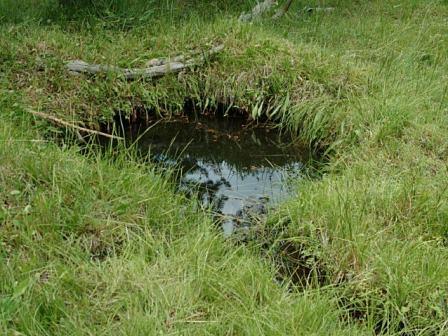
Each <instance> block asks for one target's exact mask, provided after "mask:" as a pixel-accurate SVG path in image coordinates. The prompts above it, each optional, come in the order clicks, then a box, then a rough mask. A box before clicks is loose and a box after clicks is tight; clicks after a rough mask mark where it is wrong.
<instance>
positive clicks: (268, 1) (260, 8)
mask: <svg viewBox="0 0 448 336" xmlns="http://www.w3.org/2000/svg"><path fill="white" fill-rule="evenodd" d="M276 3H277V1H276V0H264V1H263V2H259V3H258V4H257V5H256V6H255V7H254V8H252V10H251V11H250V12H249V13H243V14H241V15H240V17H239V21H241V22H249V21H252V20H254V19H256V18H258V17H259V16H261V15H262V14H263V13H266V12H267V11H269V10H270V9H271V8H272V7H273V6H274V5H275V4H276Z"/></svg>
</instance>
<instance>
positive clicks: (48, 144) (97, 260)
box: [0, 1, 448, 335]
mask: <svg viewBox="0 0 448 336" xmlns="http://www.w3.org/2000/svg"><path fill="white" fill-rule="evenodd" d="M132 3H133V6H131V7H130V10H129V12H125V11H123V10H122V8H121V7H120V5H118V4H119V2H113V1H110V2H102V5H103V6H100V7H96V8H94V9H92V8H90V9H89V16H86V14H85V13H80V14H79V15H78V16H76V17H73V16H70V13H67V12H65V13H62V14H61V13H59V12H58V10H56V9H57V7H55V4H54V3H53V2H51V1H48V2H46V1H42V2H39V3H38V4H37V5H35V6H34V7H33V10H30V9H29V8H30V6H28V7H26V9H20V8H14V7H13V6H12V5H11V3H10V2H8V1H4V2H2V3H1V4H0V13H7V14H6V15H4V14H3V15H2V14H0V17H3V23H2V25H1V28H0V33H1V36H3V38H2V39H0V61H1V63H0V71H1V72H0V111H1V113H0V119H1V123H0V162H1V164H0V198H1V200H2V204H1V205H0V258H1V259H2V262H1V263H0V321H1V322H0V331H1V332H2V333H4V334H11V335H14V334H26V335H28V334H33V335H34V334H36V335H53V334H92V335H96V334H176V333H177V334H192V333H194V334H238V335H239V334H254V335H255V334H268V335H270V334H279V335H283V334H298V335H303V334H305V335H307V334H319V335H320V334H322V335H328V334H332V335H351V334H352V335H369V334H387V335H444V334H446V333H447V332H448V322H447V321H448V301H447V297H448V287H447V283H448V261H447V260H448V249H447V242H448V202H446V199H447V197H448V166H447V161H448V160H447V159H448V138H447V136H446V134H448V120H447V119H448V97H447V84H446V83H447V79H448V69H447V66H446V64H447V56H448V55H447V52H446V50H448V40H447V39H446V36H447V30H448V29H447V25H446V23H447V22H446V17H447V14H448V7H447V4H446V2H444V1H407V2H399V1H388V2H380V1H377V2H359V3H352V2H348V1H347V2H345V1H325V2H320V3H319V4H320V5H321V6H327V5H328V6H334V7H335V8H336V10H335V11H334V12H332V13H331V14H316V15H309V16H304V15H303V14H300V12H299V9H301V8H303V7H304V6H305V5H312V4H310V3H305V2H303V1H302V2H298V3H297V4H296V5H295V6H296V7H294V8H292V9H291V13H290V14H289V15H288V16H287V17H285V18H283V19H282V20H280V21H278V22H271V21H270V20H269V19H265V20H262V21H260V22H257V23H254V24H247V25H242V24H240V23H238V22H237V20H236V18H237V17H238V15H239V13H240V12H241V11H242V10H245V9H247V8H250V7H251V5H252V3H251V2H250V1H247V2H241V3H237V4H235V3H233V4H232V3H231V2H226V1H221V2H219V4H212V5H207V4H206V3H205V2H203V3H201V4H196V3H193V2H189V1H182V2H171V1H166V2H163V3H162V2H152V3H151V2H145V3H144V4H143V2H142V3H139V2H138V1H135V2H132ZM142 4H143V6H144V7H141V6H142ZM151 6H152V7H151ZM209 6H211V7H209ZM154 8H156V9H154ZM210 8H211V9H210ZM159 12H160V13H164V14H163V16H162V17H160V16H156V15H155V14H154V13H159ZM135 13H144V15H135ZM205 14H206V15H205ZM86 18H87V19H86ZM216 41H219V42H223V43H224V45H225V47H226V48H225V51H224V52H223V53H222V54H221V55H219V56H217V57H216V58H215V59H212V60H210V62H208V63H207V64H206V65H204V66H203V67H200V68H197V69H195V70H194V71H190V72H186V73H185V74H182V75H181V76H180V77H177V76H167V77H166V78H163V79H161V80H159V81H157V82H156V83H145V82H140V81H137V82H124V81H123V80H121V79H120V78H112V77H108V78H101V79H89V80H86V78H84V77H70V76H68V75H67V74H66V72H65V70H64V68H63V62H64V61H65V60H68V59H74V58H80V59H83V60H86V61H90V62H101V63H107V64H118V65H121V66H128V65H132V66H142V65H144V63H145V61H146V60H148V59H150V58H152V57H159V56H163V55H167V54H168V55H175V54H178V53H182V52H185V51H188V50H190V49H192V48H195V47H201V46H203V45H206V44H207V43H213V42H216ZM186 99H191V100H193V101H194V102H195V103H196V104H197V106H198V108H199V109H205V108H214V107H216V106H217V105H218V104H222V103H223V104H227V105H233V106H236V107H239V108H241V109H242V110H244V111H246V113H247V114H248V115H253V117H261V116H265V117H267V118H270V119H271V120H272V121H274V122H277V123H278V124H279V125H280V126H282V127H284V128H286V129H289V130H290V131H292V132H293V133H294V134H296V135H297V136H298V137H299V138H300V139H301V140H302V141H303V142H305V143H306V144H309V146H311V147H314V148H319V149H323V150H325V151H326V155H327V156H328V158H329V163H328V165H326V167H325V168H324V169H323V171H322V174H323V176H322V178H321V179H319V180H309V181H308V180H306V181H301V182H300V183H298V188H299V191H300V195H299V196H298V197H297V199H293V200H290V201H289V202H286V203H285V204H283V205H282V206H281V207H280V208H279V209H277V211H275V212H274V213H272V214H271V216H270V218H269V220H268V222H267V223H266V225H264V226H262V227H260V228H258V229H257V230H258V232H257V239H256V240H255V241H254V242H252V243H250V244H248V245H244V246H242V245H235V244H234V243H233V242H232V241H229V240H225V239H223V237H221V235H220V233H219V230H217V229H216V228H215V227H214V225H213V223H212V221H211V219H210V218H209V217H208V216H207V214H204V213H203V212H202V211H201V210H200V209H198V208H197V206H196V205H195V204H194V203H192V202H191V201H188V200H186V199H184V198H182V196H180V195H176V194H175V193H174V188H173V186H172V185H171V184H170V182H169V181H167V179H166V177H163V176H160V175H159V173H157V172H156V171H155V170H154V167H152V166H148V165H145V164H142V163H138V162H136V160H135V159H133V155H132V153H128V152H126V151H125V150H123V151H122V152H121V153H119V154H118V156H117V155H115V156H111V155H110V154H108V153H105V154H104V153H103V154H100V153H98V152H97V151H95V149H94V148H92V149H89V150H88V151H87V155H85V153H84V154H83V153H81V149H80V148H78V147H77V146H76V145H73V144H71V143H70V142H68V145H67V143H66V144H62V146H61V144H59V145H57V144H55V143H54V142H53V141H52V139H53V138H52V136H51V134H52V132H54V131H55V130H52V129H51V128H49V127H48V125H46V124H45V123H43V122H42V121H39V120H34V119H33V118H32V117H31V116H29V115H27V114H26V112H24V111H25V109H26V108H28V107H31V108H34V109H38V110H42V111H45V112H46V113H52V114H55V115H58V116H59V117H62V118H66V119H68V120H77V121H82V122H84V123H86V124H88V125H89V126H90V127H95V126H96V125H97V124H98V122H99V121H102V120H109V119H110V118H111V117H112V115H113V113H114V111H116V110H117V109H119V110H121V111H125V112H126V113H127V114H128V115H132V114H133V113H136V111H137V110H138V107H139V106H146V107H150V108H151V109H152V110H154V111H156V112H158V113H160V114H162V115H167V114H175V113H179V111H180V109H181V107H182V106H183V104H184V102H185V100H186ZM261 104H263V105H262V106H263V107H262V108H260V106H261ZM260 113H261V114H262V115H260ZM261 245H263V246H268V249H267V250H266V249H265V248H264V249H261V247H260V246H261ZM273 261H275V262H273ZM305 264H306V267H307V268H308V269H309V270H310V273H309V278H308V280H309V283H305V284H304V283H303V282H302V285H294V284H291V283H288V281H287V280H288V278H285V279H283V280H285V281H282V282H277V281H275V280H274V279H276V276H277V268H278V267H280V268H281V269H286V270H287V271H286V274H289V275H290V277H291V278H294V276H295V275H297V273H295V271H296V270H295V268H294V267H295V266H297V265H301V269H305V266H304V265H305ZM316 274H321V275H322V276H323V279H320V280H319V281H318V276H317V275H316ZM303 280H304V279H302V281H303Z"/></svg>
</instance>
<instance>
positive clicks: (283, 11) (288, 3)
mask: <svg viewBox="0 0 448 336" xmlns="http://www.w3.org/2000/svg"><path fill="white" fill-rule="evenodd" d="M293 1H294V0H287V1H286V3H285V5H284V6H283V7H282V8H280V9H279V10H278V11H277V12H276V13H275V14H274V16H273V17H272V18H273V19H274V20H275V19H279V18H281V17H282V16H283V15H285V14H286V12H287V11H288V10H289V8H290V7H291V4H292V2H293Z"/></svg>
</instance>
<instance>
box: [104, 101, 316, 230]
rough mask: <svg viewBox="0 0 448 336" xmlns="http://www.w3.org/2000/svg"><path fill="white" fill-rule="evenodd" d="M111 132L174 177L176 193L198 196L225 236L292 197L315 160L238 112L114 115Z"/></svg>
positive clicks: (289, 139)
mask: <svg viewBox="0 0 448 336" xmlns="http://www.w3.org/2000/svg"><path fill="white" fill-rule="evenodd" d="M225 112H227V114H226V113H225ZM139 115H143V113H140V114H139ZM145 115H149V114H148V113H145ZM109 128H110V126H109ZM115 128H118V129H119V130H120V131H119V133H120V135H121V136H124V137H125V138H126V140H127V142H128V143H135V145H136V147H137V148H138V151H139V152H140V153H141V154H142V155H143V156H145V155H147V154H148V153H149V157H150V159H151V161H153V162H155V163H157V164H158V166H159V167H161V168H168V169H175V171H177V172H179V174H177V175H178V177H179V191H181V192H184V193H186V194H187V195H190V196H193V195H197V197H198V199H199V201H200V203H201V204H202V205H203V206H204V207H206V208H208V209H210V210H212V211H213V213H214V214H215V215H216V217H217V218H218V219H219V223H220V224H221V226H222V228H223V231H224V233H225V235H227V236H229V235H231V234H232V233H234V232H236V231H239V230H247V229H248V228H249V227H250V225H251V224H252V223H253V222H254V218H256V219H257V220H259V219H260V218H261V217H263V216H265V214H266V213H267V211H268V208H270V207H274V206H275V205H276V204H278V203H279V202H281V201H284V200H285V199H287V198H288V197H291V196H293V195H294V194H295V193H296V192H297V190H296V189H297V188H295V187H294V182H293V181H296V180H297V178H298V177H300V176H301V175H303V173H304V167H305V164H304V163H306V162H308V161H310V159H312V158H313V156H312V155H311V153H310V152H309V151H308V150H307V149H306V148H305V147H304V146H300V145H298V144H297V143H296V142H294V141H293V139H292V137H291V136H287V135H285V134H281V133H280V132H279V129H278V128H275V127H274V125H272V124H268V123H265V122H264V123H261V122H257V123H255V122H254V121H249V120H248V119H247V117H246V116H245V114H244V113H242V112H241V111H238V110H235V109H233V110H232V109H230V110H229V109H221V110H218V111H213V112H208V113H199V114H198V113H195V112H194V111H192V112H189V111H186V112H184V113H183V114H182V115H179V116H172V117H169V118H164V119H160V118H158V117H156V116H153V117H148V118H145V119H144V120H142V119H141V118H137V119H134V120H133V121H132V120H131V119H124V118H121V117H120V114H118V116H117V118H116V121H115Z"/></svg>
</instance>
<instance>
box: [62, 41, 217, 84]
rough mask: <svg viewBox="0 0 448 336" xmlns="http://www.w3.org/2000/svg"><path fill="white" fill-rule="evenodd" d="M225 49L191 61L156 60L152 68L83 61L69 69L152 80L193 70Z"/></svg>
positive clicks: (152, 62) (212, 49)
mask: <svg viewBox="0 0 448 336" xmlns="http://www.w3.org/2000/svg"><path fill="white" fill-rule="evenodd" d="M223 49H224V45H222V44H220V45H218V46H215V47H213V48H211V49H210V50H208V51H205V52H202V53H201V54H200V55H199V56H195V57H192V58H189V59H188V58H187V56H184V55H179V56H175V57H173V58H172V59H169V58H163V59H155V60H151V61H150V63H149V65H150V66H149V67H147V68H134V69H128V68H120V67H116V66H111V65H102V64H89V63H86V62H84V61H81V60H76V61H71V62H68V63H67V68H68V70H69V71H70V72H74V73H88V74H93V75H95V74H99V73H115V74H118V75H122V76H124V77H125V78H126V79H136V78H146V79H151V78H157V77H161V76H164V75H166V74H169V73H178V72H180V71H182V70H184V69H186V68H191V67H193V66H196V65H199V64H202V63H203V62H205V61H206V60H207V58H208V57H210V56H211V55H213V54H216V53H218V52H220V51H222V50H223ZM197 54H199V52H197ZM190 57H191V56H190Z"/></svg>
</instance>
